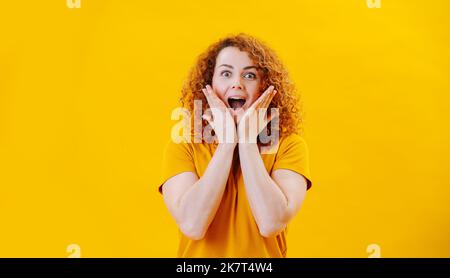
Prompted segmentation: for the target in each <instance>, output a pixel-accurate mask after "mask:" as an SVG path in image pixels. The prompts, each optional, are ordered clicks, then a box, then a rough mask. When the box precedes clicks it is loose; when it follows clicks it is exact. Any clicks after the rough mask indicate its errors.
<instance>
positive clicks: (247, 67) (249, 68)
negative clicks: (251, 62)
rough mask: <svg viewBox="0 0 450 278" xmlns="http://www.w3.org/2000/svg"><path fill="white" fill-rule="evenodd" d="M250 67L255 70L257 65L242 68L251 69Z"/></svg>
mask: <svg viewBox="0 0 450 278" xmlns="http://www.w3.org/2000/svg"><path fill="white" fill-rule="evenodd" d="M252 68H254V69H256V70H257V69H258V67H256V66H248V67H245V68H244V70H248V69H252Z"/></svg>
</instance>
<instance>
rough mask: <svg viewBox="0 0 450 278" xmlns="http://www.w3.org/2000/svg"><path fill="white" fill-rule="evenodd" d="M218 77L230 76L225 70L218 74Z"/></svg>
mask: <svg viewBox="0 0 450 278" xmlns="http://www.w3.org/2000/svg"><path fill="white" fill-rule="evenodd" d="M220 75H222V76H224V77H230V76H231V72H229V71H227V70H225V71H222V72H221V73H220Z"/></svg>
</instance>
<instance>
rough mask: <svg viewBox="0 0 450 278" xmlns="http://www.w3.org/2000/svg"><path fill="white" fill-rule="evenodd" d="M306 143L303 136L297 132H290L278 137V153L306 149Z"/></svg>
mask: <svg viewBox="0 0 450 278" xmlns="http://www.w3.org/2000/svg"><path fill="white" fill-rule="evenodd" d="M306 149H307V145H306V141H305V139H304V137H303V136H301V135H300V134H298V133H291V134H288V135H284V136H282V137H281V138H280V144H279V147H278V155H280V154H284V153H286V152H287V151H291V150H300V151H302V150H303V151H306Z"/></svg>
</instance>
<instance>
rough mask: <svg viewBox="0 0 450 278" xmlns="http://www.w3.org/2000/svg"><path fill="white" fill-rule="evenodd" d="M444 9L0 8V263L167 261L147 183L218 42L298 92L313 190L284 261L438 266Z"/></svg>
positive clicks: (301, 5)
mask: <svg viewBox="0 0 450 278" xmlns="http://www.w3.org/2000/svg"><path fill="white" fill-rule="evenodd" d="M449 11H450V2H449V1H448V0H433V1H419V0H414V1H412V0H395V1H394V0H390V1H388V0H382V6H381V8H379V9H369V8H368V7H367V5H366V0H348V1H340V0H334V1H333V0H330V1H317V0H308V1H274V2H273V3H271V2H269V1H256V0H248V1H234V0H233V1H231V0H229V1H186V0H183V1H158V2H156V1H144V0H142V1H124V0H123V1H106V0H104V1H100V0H95V1H94V0H82V1H81V8H80V9H69V8H68V7H67V6H66V0H52V1H31V0H27V1H25V0H21V1H13V0H10V1H2V3H1V5H0V256H1V257H67V256H68V255H69V253H67V252H66V247H67V246H68V245H69V244H77V245H78V246H79V247H80V248H81V256H82V257H173V256H175V255H176V248H177V243H178V233H177V230H176V226H175V223H174V221H173V220H172V219H171V217H170V216H169V213H168V211H167V209H166V208H165V206H164V204H163V200H162V198H161V196H160V195H159V194H158V193H157V191H156V188H157V184H155V183H156V181H157V180H158V177H159V173H160V164H161V155H162V147H163V145H164V143H165V142H166V140H168V139H169V136H170V129H171V127H172V126H173V124H175V122H173V121H171V120H170V114H171V111H172V109H174V108H175V107H177V106H178V102H177V101H178V98H179V92H180V88H181V85H182V83H183V80H184V79H185V77H186V75H187V73H188V71H189V69H190V67H191V66H192V65H193V63H194V61H195V59H196V56H197V55H198V54H199V53H200V52H202V51H203V50H204V49H205V48H206V47H207V46H208V45H209V44H210V43H212V42H214V41H216V40H217V39H218V38H221V37H222V36H224V35H227V34H231V33H236V32H247V33H249V34H252V35H254V36H256V37H259V38H261V39H262V40H264V41H266V42H267V43H268V44H269V45H270V46H271V47H272V48H274V49H275V50H276V52H277V53H278V54H279V56H280V57H281V58H282V59H283V61H284V63H285V64H286V66H287V67H288V69H289V71H290V74H291V76H292V78H293V79H294V81H295V82H296V84H297V86H298V88H299V89H300V90H301V92H302V96H303V101H304V108H305V116H306V124H305V133H304V136H305V138H306V140H307V142H308V144H309V148H310V159H311V171H312V175H313V178H314V184H313V187H312V189H311V191H308V194H307V198H306V200H305V203H304V204H303V207H302V209H301V211H300V213H299V214H298V216H297V217H296V218H295V220H294V221H293V222H292V223H291V225H290V229H289V233H288V256H289V257H367V256H369V253H367V251H366V247H367V246H368V245H369V244H377V245H378V246H379V247H380V248H381V256H382V257H449V256H450V221H449V220H450V217H449V213H450V174H449V173H448V170H449V169H450V167H449V165H450V148H449V146H450V144H449V142H450V140H449V139H450V138H449V136H450V123H449V120H450V107H449V98H450V95H449V93H450V84H449V76H450V63H449V62H450V57H449V49H450V41H449V30H450V24H449V23H450V22H449V16H448V12H449Z"/></svg>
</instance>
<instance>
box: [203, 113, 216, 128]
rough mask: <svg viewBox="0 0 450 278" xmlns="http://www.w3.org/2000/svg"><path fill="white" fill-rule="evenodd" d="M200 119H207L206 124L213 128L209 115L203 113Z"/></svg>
mask: <svg viewBox="0 0 450 278" xmlns="http://www.w3.org/2000/svg"><path fill="white" fill-rule="evenodd" d="M202 119H204V120H205V121H207V122H208V124H209V125H210V126H211V127H212V128H213V129H214V125H213V122H212V118H211V116H210V115H207V114H203V116H202Z"/></svg>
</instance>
